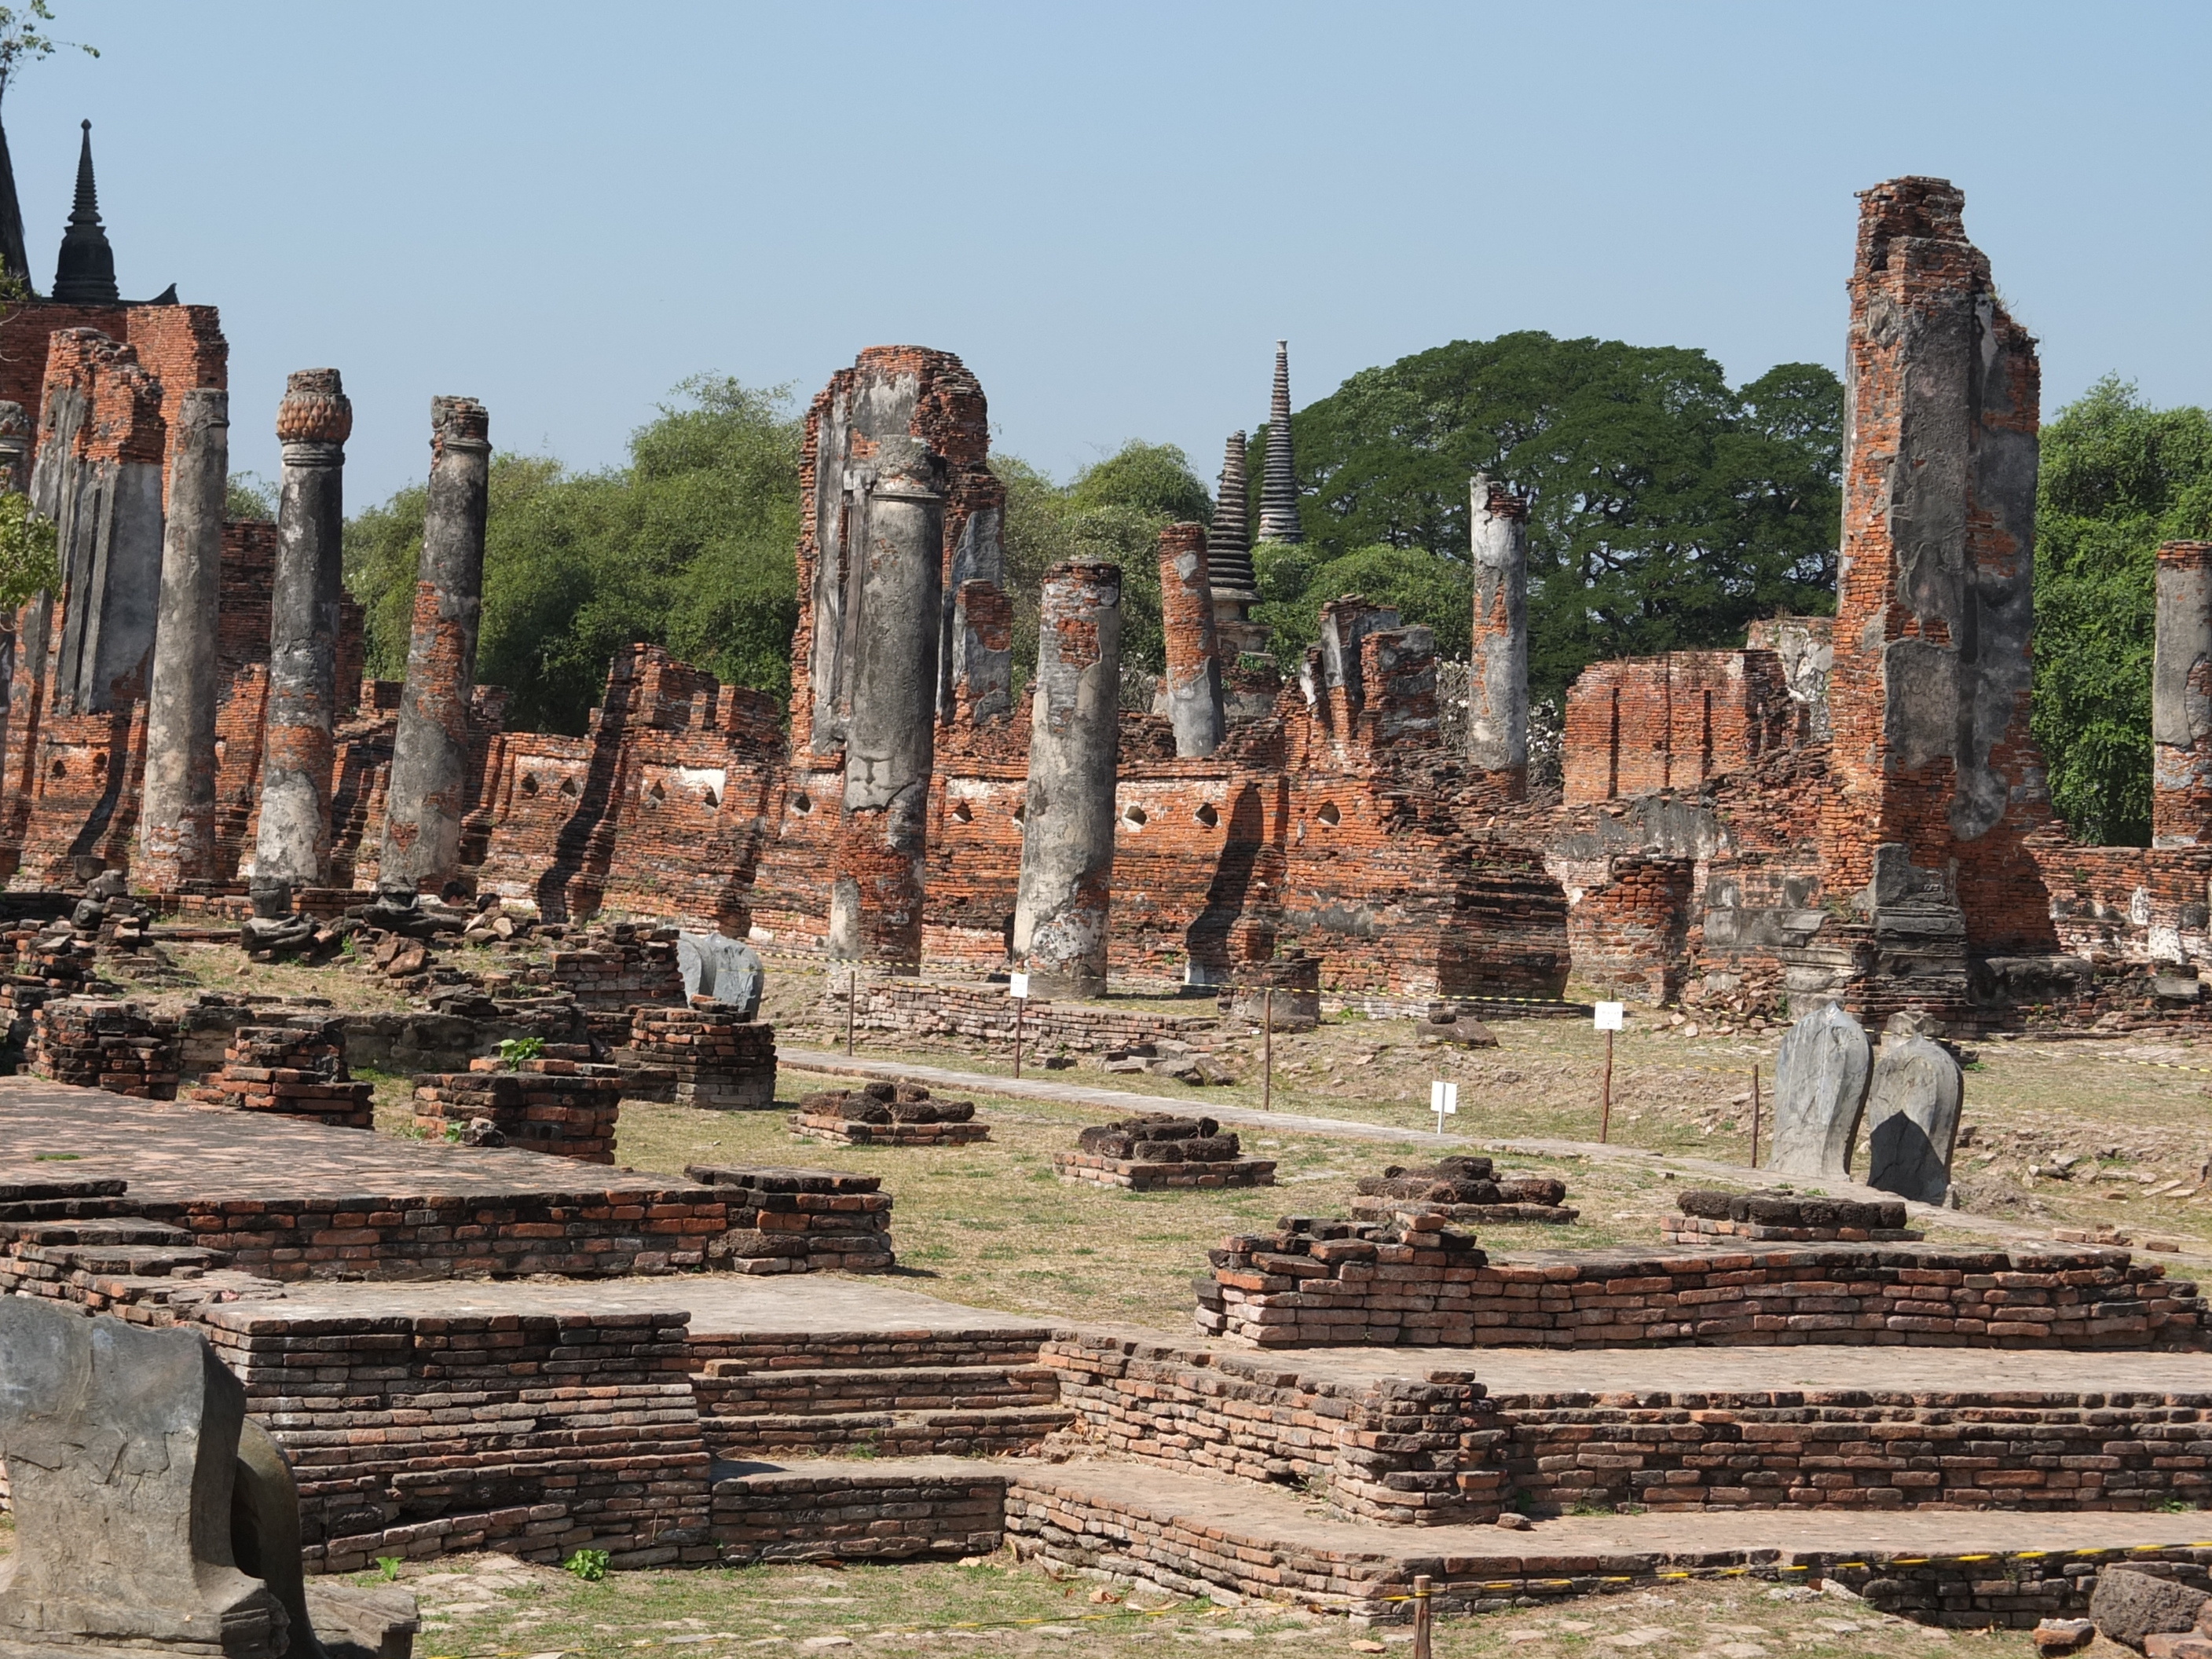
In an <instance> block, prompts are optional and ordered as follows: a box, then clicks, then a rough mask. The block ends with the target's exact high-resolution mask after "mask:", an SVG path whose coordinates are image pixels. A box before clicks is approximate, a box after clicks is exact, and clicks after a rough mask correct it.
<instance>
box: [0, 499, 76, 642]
mask: <svg viewBox="0 0 2212 1659" xmlns="http://www.w3.org/2000/svg"><path fill="white" fill-rule="evenodd" d="M61 580H62V571H61V562H60V557H59V553H58V537H57V535H56V532H55V530H54V524H53V520H51V519H49V518H47V517H46V516H45V515H44V514H43V513H40V512H39V511H38V510H37V509H36V508H35V507H33V506H32V505H31V498H30V497H29V496H27V495H20V494H12V493H11V494H9V495H0V613H4V614H7V615H9V616H12V615H14V614H15V611H18V610H19V609H21V607H22V606H24V605H28V604H29V603H30V602H31V600H32V599H33V598H35V597H36V596H37V595H39V594H40V593H46V592H52V591H53V590H54V589H55V588H57V587H58V586H60V585H61Z"/></svg>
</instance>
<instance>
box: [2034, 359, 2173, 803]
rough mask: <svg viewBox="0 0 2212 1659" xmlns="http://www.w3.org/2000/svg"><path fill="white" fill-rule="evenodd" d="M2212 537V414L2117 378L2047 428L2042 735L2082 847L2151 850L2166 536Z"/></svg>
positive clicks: (2055, 790)
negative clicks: (2154, 662)
mask: <svg viewBox="0 0 2212 1659" xmlns="http://www.w3.org/2000/svg"><path fill="white" fill-rule="evenodd" d="M2207 537H2212V413H2208V412H2207V411H2206V410H2202V409H2195V408H2188V407H2184V408H2179V409H2162V410H2161V409H2152V408H2150V407H2149V406H2148V405H2147V404H2144V403H2143V402H2142V399H2141V398H2140V397H2138V396H2137V394H2136V388H2135V387H2134V386H2132V385H2130V384H2128V383H2126V382H2124V381H2122V380H2118V379H2116V378H2113V377H2111V376H2107V377H2106V379H2105V380H2100V381H2099V382H2098V383H2097V385H2096V386H2093V387H2092V388H2091V389H2090V390H2089V391H2088V392H2087V394H2085V395H2084V396H2083V397H2081V398H2079V399H2077V400H2076V401H2075V402H2074V403H2072V404H2068V405H2067V406H2066V407H2065V408H2064V409H2063V410H2060V411H2059V412H2058V415H2057V418H2055V419H2054V420H2052V421H2051V422H2049V423H2048V424H2047V425H2045V427H2044V428H2043V453H2042V465H2041V471H2040V481H2039V486H2038V500H2037V503H2036V546H2035V611H2036V617H2035V623H2036V629H2035V704H2034V710H2035V712H2034V732H2035V738H2036V741H2037V743H2038V744H2039V745H2040V746H2041V748H2042V750H2043V754H2044V760H2045V764H2046V765H2047V766H2048V768H2049V775H2050V779H2051V799H2052V801H2053V803H2054V804H2055V805H2057V809H2058V811H2059V814H2060V816H2062V817H2064V818H2065V820H2066V822H2067V823H2068V825H2069V827H2070V828H2071V829H2073V831H2074V833H2075V835H2076V836H2079V837H2080V838H2081V839H2082V840H2083V841H2086V842H2090V843H2092V844H2093V845H2101V846H2131V847H2142V846H2147V845H2148V844H2149V841H2150V677H2151V654H2152V638H2153V628H2154V623H2155V619H2156V612H2157V553H2158V544H2160V542H2163V541H2175V540H2189V539H2203V538H2207Z"/></svg>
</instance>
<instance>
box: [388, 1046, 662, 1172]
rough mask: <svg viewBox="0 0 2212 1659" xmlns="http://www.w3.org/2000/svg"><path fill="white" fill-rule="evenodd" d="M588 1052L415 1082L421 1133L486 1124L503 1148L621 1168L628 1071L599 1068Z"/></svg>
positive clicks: (475, 1065) (552, 1054)
mask: <svg viewBox="0 0 2212 1659" xmlns="http://www.w3.org/2000/svg"><path fill="white" fill-rule="evenodd" d="M590 1053H591V1051H590V1050H589V1049H588V1048H579V1049H577V1050H576V1051H575V1052H574V1054H573V1055H571V1054H567V1053H564V1052H562V1051H560V1050H557V1049H556V1050H551V1051H549V1052H548V1054H546V1056H545V1057H544V1058H543V1059H539V1060H516V1061H514V1062H513V1064H512V1065H508V1064H506V1063H504V1062H502V1061H500V1060H471V1062H470V1063H469V1069H468V1070H467V1071H465V1072H443V1073H441V1072H428V1073H423V1074H422V1076H420V1077H417V1078H416V1079H415V1126H416V1127H417V1128H419V1129H421V1130H422V1132H423V1133H426V1134H431V1135H443V1134H445V1133H447V1130H448V1129H460V1130H468V1129H469V1128H470V1127H471V1126H472V1125H474V1124H476V1123H477V1121H479V1120H483V1121H485V1122H488V1123H489V1125H490V1127H492V1129H494V1130H495V1131H496V1132H497V1133H498V1134H499V1135H500V1136H501V1143H502V1144H504V1145H506V1146H513V1147H517V1148H520V1149H521V1150H523V1151H526V1152H546V1153H550V1154H551V1155H553V1156H554V1157H556V1158H574V1159H575V1160H576V1161H577V1162H578V1163H580V1164H611V1163H613V1162H614V1161H615V1130H616V1127H617V1123H618V1122H619V1121H620V1120H621V1117H622V1097H623V1079H622V1068H621V1067H620V1066H599V1065H594V1064H592V1062H591V1060H590V1059H589V1055H590Z"/></svg>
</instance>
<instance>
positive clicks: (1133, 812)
mask: <svg viewBox="0 0 2212 1659" xmlns="http://www.w3.org/2000/svg"><path fill="white" fill-rule="evenodd" d="M1121 822H1122V823H1126V824H1127V825H1128V826H1129V828H1131V829H1143V828H1144V827H1145V826H1146V824H1147V823H1151V822H1152V818H1151V817H1150V816H1149V815H1148V814H1147V813H1146V811H1145V809H1144V808H1143V807H1141V806H1139V805H1135V804H1134V803H1132V804H1131V805H1130V807H1129V810H1128V811H1126V812H1124V813H1122V814H1121Z"/></svg>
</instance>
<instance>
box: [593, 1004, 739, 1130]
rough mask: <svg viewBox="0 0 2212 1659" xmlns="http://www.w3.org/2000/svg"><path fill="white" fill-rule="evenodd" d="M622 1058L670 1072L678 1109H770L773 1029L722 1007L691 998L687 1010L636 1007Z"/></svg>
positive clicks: (670, 1095)
mask: <svg viewBox="0 0 2212 1659" xmlns="http://www.w3.org/2000/svg"><path fill="white" fill-rule="evenodd" d="M628 1057H629V1058H630V1059H632V1060H634V1061H635V1063H636V1064H639V1065H641V1066H665V1067H666V1068H667V1069H668V1070H669V1071H670V1072H671V1073H672V1077H671V1082H672V1085H673V1086H672V1088H671V1091H670V1093H669V1095H668V1098H669V1099H670V1100H671V1102H673V1103H675V1104H676V1105H678V1106H696V1107H701V1108H703V1109H708V1110H711V1111H744V1110H750V1109H759V1108H763V1107H769V1106H773V1105H775V1027H774V1026H772V1025H761V1024H756V1023H754V1022H753V1021H750V1020H744V1019H739V1018H738V1016H737V1013H736V1011H735V1010H733V1009H732V1008H731V1007H730V1006H728V1005H727V1004H725V1003H719V1002H716V1001H715V1000H714V999H713V998H712V997H694V998H692V999H691V1003H690V1006H689V1007H688V1008H640V1009H638V1010H637V1011H636V1012H635V1013H634V1014H632V1015H631V1016H630V1028H629V1050H628Z"/></svg>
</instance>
